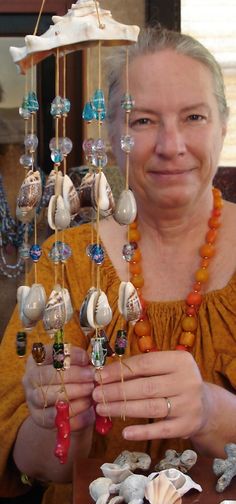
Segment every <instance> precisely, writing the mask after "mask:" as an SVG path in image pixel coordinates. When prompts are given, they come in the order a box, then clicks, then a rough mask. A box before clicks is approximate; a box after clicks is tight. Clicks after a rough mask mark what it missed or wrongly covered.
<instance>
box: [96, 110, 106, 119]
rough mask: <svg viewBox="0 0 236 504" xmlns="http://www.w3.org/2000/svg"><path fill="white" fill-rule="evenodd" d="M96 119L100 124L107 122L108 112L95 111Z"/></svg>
mask: <svg viewBox="0 0 236 504" xmlns="http://www.w3.org/2000/svg"><path fill="white" fill-rule="evenodd" d="M94 119H96V121H99V122H102V121H105V119H106V111H105V110H99V111H95V114H94Z"/></svg>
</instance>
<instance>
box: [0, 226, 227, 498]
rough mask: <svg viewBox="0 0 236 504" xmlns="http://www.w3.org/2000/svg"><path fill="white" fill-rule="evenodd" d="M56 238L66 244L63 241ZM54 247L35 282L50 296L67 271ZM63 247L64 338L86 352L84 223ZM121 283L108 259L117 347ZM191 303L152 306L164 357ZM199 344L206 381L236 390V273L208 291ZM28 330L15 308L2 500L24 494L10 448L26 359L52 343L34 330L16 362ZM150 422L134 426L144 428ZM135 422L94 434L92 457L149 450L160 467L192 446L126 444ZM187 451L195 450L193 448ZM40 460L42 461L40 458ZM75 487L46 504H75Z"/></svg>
mask: <svg viewBox="0 0 236 504" xmlns="http://www.w3.org/2000/svg"><path fill="white" fill-rule="evenodd" d="M58 239H62V236H61V235H60V234H59V235H58ZM54 241H55V236H51V237H50V238H48V240H47V241H46V242H45V244H44V247H43V254H42V257H41V259H40V262H39V264H38V267H37V281H36V282H37V283H41V284H43V286H44V287H45V290H46V293H47V295H49V294H50V292H51V290H52V288H53V286H54V284H55V281H56V282H58V283H60V282H62V266H61V265H58V266H56V267H55V265H54V264H53V263H52V262H51V261H50V259H49V258H48V253H49V251H50V249H51V247H52V243H53V242H54ZM63 241H64V242H66V243H67V244H68V245H69V246H70V247H71V249H72V251H73V254H72V256H71V257H70V259H68V261H67V262H66V264H65V265H64V283H65V287H67V288H68V289H69V291H70V294H71V300H72V304H73V307H74V315H73V317H72V319H71V320H70V321H69V323H68V324H67V325H66V326H65V339H66V341H68V342H70V343H71V344H72V345H79V346H81V347H83V348H88V346H89V344H88V340H87V338H86V336H85V335H84V334H83V332H82V330H81V328H80V324H79V310H80V307H81V304H82V301H83V299H84V298H85V295H86V293H87V291H88V290H89V288H90V287H91V285H92V277H93V271H92V267H91V260H90V258H89V257H88V256H87V255H86V247H87V245H88V244H89V243H90V242H91V226H90V225H89V224H83V225H81V226H79V227H74V228H70V229H68V230H66V231H65V232H64V237H63ZM33 282H35V278H34V268H32V271H31V274H30V278H29V284H31V283H33ZM119 284H120V280H119V277H118V275H117V273H116V270H115V268H114V266H113V265H112V263H111V261H110V259H109V257H108V256H107V255H106V256H105V260H104V263H103V265H102V266H101V289H102V290H104V291H105V292H106V294H107V296H108V300H109V303H110V306H111V308H112V311H113V318H112V322H111V323H110V324H109V326H108V327H107V328H106V334H107V337H108V338H109V340H110V345H111V346H112V347H114V342H115V337H116V332H117V330H118V329H120V328H121V327H122V317H121V315H120V313H119V311H118V308H117V296H118V289H119ZM184 308H185V301H170V302H150V303H149V305H148V308H147V310H148V317H149V320H150V323H151V325H152V327H153V334H154V339H155V343H156V346H157V348H158V349H160V350H169V349H174V348H175V346H176V344H177V342H178V340H179V336H180V333H181V323H180V322H181V319H182V316H183V314H184ZM198 318H199V322H198V328H197V337H196V342H195V346H194V348H193V355H194V358H195V360H196V362H197V363H198V366H199V368H200V371H201V373H202V377H203V379H204V380H205V381H208V382H212V383H215V384H218V385H220V386H223V387H225V388H228V389H229V390H233V389H236V273H235V274H234V275H233V277H232V279H231V280H230V281H229V283H228V284H227V285H226V286H225V287H224V288H223V289H219V290H216V291H212V292H209V293H207V294H205V296H203V302H202V304H201V307H200V310H199V317H198ZM19 330H22V326H21V322H20V321H19V318H18V309H17V308H16V309H15V311H14V313H13V315H12V318H11V320H10V322H9V324H8V327H7V329H6V332H5V334H4V337H3V340H2V343H1V347H0V369H1V376H2V380H1V386H0V446H1V450H0V496H4V497H6V496H7V497H10V496H14V495H19V494H21V493H23V492H24V491H25V487H24V486H23V485H22V483H21V481H20V474H19V471H18V470H17V469H16V467H15V466H14V463H13V460H12V456H11V453H12V448H13V445H14V441H15V439H16V436H17V431H18V429H19V427H20V425H21V423H22V422H23V421H24V420H25V418H26V417H27V416H28V414H29V413H28V408H27V405H26V403H25V398H24V391H23V387H22V384H21V378H22V376H23V374H24V368H25V363H26V359H27V356H28V355H29V354H30V352H31V348H32V343H33V342H34V341H42V342H43V343H44V344H48V343H50V341H51V340H50V338H49V336H48V334H47V333H46V332H45V330H44V328H43V325H42V323H41V322H39V323H38V324H37V327H36V329H34V330H32V331H31V332H29V333H28V334H27V338H28V342H27V355H26V356H25V357H23V358H20V357H18V356H17V355H16V348H15V346H16V345H15V338H16V333H17V331H19ZM128 336H129V338H128V347H127V350H126V355H127V356H128V355H132V354H136V353H138V352H139V350H138V347H137V342H136V338H132V328H130V330H129V335H128ZM143 422H144V420H143V419H142V420H138V419H137V420H135V423H143ZM128 423H134V420H133V419H131V421H129V420H127V421H126V422H124V421H123V420H120V419H116V420H114V421H113V424H114V425H113V429H112V430H111V431H110V433H109V434H108V435H107V436H106V437H102V436H99V435H98V434H94V442H93V448H92V452H91V457H99V458H103V459H104V461H112V460H114V458H115V457H116V456H117V455H118V454H119V453H120V452H121V451H122V450H125V449H127V450H130V451H149V453H150V455H151V457H152V458H153V460H156V459H157V458H159V457H160V456H162V454H163V453H164V451H165V450H166V449H167V448H168V447H171V448H173V449H176V450H178V451H182V450H183V449H185V448H186V446H187V443H188V442H187V441H183V440H169V441H168V442H166V441H165V440H163V441H162V440H161V441H160V440H154V441H152V442H146V441H143V442H132V441H125V440H123V439H122V436H121V430H122V429H123V428H124V425H125V424H128ZM188 446H189V445H188ZM35 456H37V454H36V455H35ZM70 492H71V485H53V484H51V485H49V487H48V489H47V491H46V493H45V496H44V500H43V504H47V503H48V504H49V503H50V504H54V503H56V502H57V501H58V502H60V503H61V504H65V503H66V502H69V500H68V499H69V495H70Z"/></svg>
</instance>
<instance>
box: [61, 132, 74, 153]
mask: <svg viewBox="0 0 236 504" xmlns="http://www.w3.org/2000/svg"><path fill="white" fill-rule="evenodd" d="M60 148H61V151H62V153H63V154H64V156H67V154H70V152H71V151H72V148H73V143H72V141H71V139H70V138H68V137H64V138H60Z"/></svg>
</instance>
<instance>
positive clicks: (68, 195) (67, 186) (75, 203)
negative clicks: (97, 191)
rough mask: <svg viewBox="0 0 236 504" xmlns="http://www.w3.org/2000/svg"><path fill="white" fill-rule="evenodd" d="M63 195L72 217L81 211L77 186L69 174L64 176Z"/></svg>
mask: <svg viewBox="0 0 236 504" xmlns="http://www.w3.org/2000/svg"><path fill="white" fill-rule="evenodd" d="M62 195H63V200H64V203H65V207H66V208H67V210H68V211H69V213H70V216H71V218H72V219H74V217H75V216H76V215H77V214H78V213H79V209H80V200H79V196H78V194H77V191H76V188H75V186H74V184H73V182H72V180H71V179H70V177H68V175H64V177H63V185H62Z"/></svg>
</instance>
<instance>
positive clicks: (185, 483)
mask: <svg viewBox="0 0 236 504" xmlns="http://www.w3.org/2000/svg"><path fill="white" fill-rule="evenodd" d="M156 474H159V475H160V474H164V475H165V476H166V478H168V480H169V481H170V482H171V483H172V484H173V485H174V487H175V488H176V489H177V490H178V492H179V494H180V495H181V496H183V495H184V494H185V493H187V492H188V491H189V490H191V489H192V488H194V489H195V490H198V492H202V487H201V485H199V484H198V483H195V481H193V480H192V478H190V476H188V474H184V473H182V472H181V471H179V470H178V469H174V468H171V469H163V471H160V472H159V473H152V474H150V475H149V476H148V478H150V479H152V478H153V477H154V476H155V475H156ZM154 479H156V478H154Z"/></svg>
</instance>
